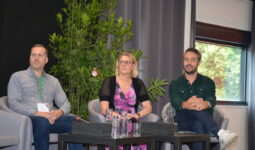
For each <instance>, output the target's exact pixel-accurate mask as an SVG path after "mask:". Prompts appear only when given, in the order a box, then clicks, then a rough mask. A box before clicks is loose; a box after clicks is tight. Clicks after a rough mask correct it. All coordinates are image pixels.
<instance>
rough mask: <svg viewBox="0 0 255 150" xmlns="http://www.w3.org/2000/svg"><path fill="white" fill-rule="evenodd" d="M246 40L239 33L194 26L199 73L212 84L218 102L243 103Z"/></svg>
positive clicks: (210, 26)
mask: <svg viewBox="0 0 255 150" xmlns="http://www.w3.org/2000/svg"><path fill="white" fill-rule="evenodd" d="M244 36H245V38H243V37H244ZM247 37H249V35H248V34H247V33H246V32H242V31H240V30H235V29H230V28H225V27H219V26H215V25H210V24H205V23H200V22H197V23H196V42H195V47H196V48H197V49H198V50H199V51H200V52H201V53H202V61H201V64H200V67H199V70H198V71H199V72H200V73H201V74H203V75H206V76H208V77H210V78H211V79H212V80H213V81H214V82H215V85H216V96H217V101H218V102H235V103H238V102H241V103H244V102H245V77H246V49H247V47H248V43H249V38H247Z"/></svg>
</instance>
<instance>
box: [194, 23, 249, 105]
mask: <svg viewBox="0 0 255 150" xmlns="http://www.w3.org/2000/svg"><path fill="white" fill-rule="evenodd" d="M250 40H251V33H250V32H248V31H242V30H238V29H233V28H227V27H222V26H218V25H213V24H208V23H203V22H198V21H197V22H196V34H195V41H201V42H209V43H215V44H224V45H229V46H237V47H241V48H242V50H243V52H242V58H241V59H244V60H242V61H241V66H243V67H241V70H240V71H241V77H240V78H241V81H240V82H241V88H242V86H243V88H244V90H243V91H241V92H240V97H241V99H240V100H239V101H218V100H217V104H222V105H247V101H246V89H247V88H246V86H247V78H246V77H247V74H246V73H247V50H248V48H249V45H250ZM195 41H194V42H195Z"/></svg>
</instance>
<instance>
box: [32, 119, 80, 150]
mask: <svg viewBox="0 0 255 150" xmlns="http://www.w3.org/2000/svg"><path fill="white" fill-rule="evenodd" d="M29 117H30V118H31V120H32V124H33V135H34V145H35V150H48V149H49V134H50V133H71V132H72V124H73V120H74V118H75V116H61V117H59V118H58V119H57V120H56V121H55V123H54V124H50V123H49V121H48V119H46V118H44V117H39V116H29ZM68 147H69V150H83V146H82V144H68Z"/></svg>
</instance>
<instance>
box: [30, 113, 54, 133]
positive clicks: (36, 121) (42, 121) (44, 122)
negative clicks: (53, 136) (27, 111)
mask: <svg viewBox="0 0 255 150" xmlns="http://www.w3.org/2000/svg"><path fill="white" fill-rule="evenodd" d="M30 118H31V120H32V124H33V127H39V128H40V129H41V130H43V129H48V128H49V127H50V122H49V120H48V119H47V118H44V117H40V116H31V117H30Z"/></svg>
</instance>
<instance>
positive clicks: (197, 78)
mask: <svg viewBox="0 0 255 150" xmlns="http://www.w3.org/2000/svg"><path fill="white" fill-rule="evenodd" d="M181 78H182V80H183V81H185V82H187V83H189V81H188V80H187V79H186V76H185V74H184V73H183V75H182V76H181ZM200 78H201V74H199V73H197V77H196V80H195V81H194V82H196V81H197V80H199V79H200ZM194 82H193V83H194Z"/></svg>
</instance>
